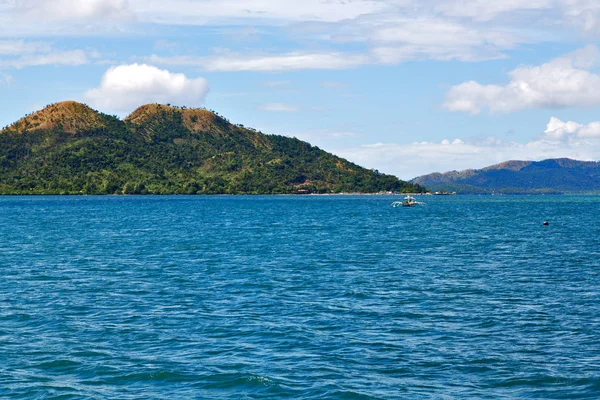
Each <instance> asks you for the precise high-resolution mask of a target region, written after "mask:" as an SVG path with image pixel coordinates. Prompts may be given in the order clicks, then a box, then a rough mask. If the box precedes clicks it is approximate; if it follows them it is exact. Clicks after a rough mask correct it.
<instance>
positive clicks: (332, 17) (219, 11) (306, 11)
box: [129, 0, 387, 25]
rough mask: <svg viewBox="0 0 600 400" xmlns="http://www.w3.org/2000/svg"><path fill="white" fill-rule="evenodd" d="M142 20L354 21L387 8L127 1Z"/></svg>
mask: <svg viewBox="0 0 600 400" xmlns="http://www.w3.org/2000/svg"><path fill="white" fill-rule="evenodd" d="M129 3H130V5H131V8H132V9H133V10H135V12H136V14H137V15H138V16H139V18H141V19H143V20H145V21H151V22H155V23H165V24H182V23H183V24H194V25H195V24H210V23H231V22H232V21H236V20H256V21H264V22H267V23H268V22H269V21H273V22H271V23H277V21H282V20H284V21H325V22H335V21H341V20H345V19H353V18H356V17H358V16H360V15H364V14H370V13H374V12H378V11H381V10H384V9H385V8H387V4H386V1H377V0H359V1H345V0H327V1H323V0H301V1H298V0H296V1H294V0H287V1H281V0H253V1H247V0H203V1H202V3H201V4H198V1H195V0H171V1H169V2H164V1H156V0H154V1H152V0H129Z"/></svg>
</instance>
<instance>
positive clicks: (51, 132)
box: [0, 101, 425, 194]
mask: <svg viewBox="0 0 600 400" xmlns="http://www.w3.org/2000/svg"><path fill="white" fill-rule="evenodd" d="M424 190H425V189H424V188H422V187H421V186H419V185H415V184H410V183H407V182H404V181H401V180H399V179H397V178H396V177H394V176H390V175H384V174H380V173H379V172H377V171H372V170H368V169H365V168H362V167H360V166H358V165H356V164H353V163H351V162H349V161H346V160H344V159H342V158H339V157H336V156H334V155H332V154H330V153H327V152H325V151H323V150H321V149H319V148H317V147H314V146H311V145H310V144H308V143H306V142H303V141H300V140H298V139H295V138H289V137H285V136H277V135H265V134H263V133H261V132H257V131H255V130H253V129H249V128H244V127H243V126H241V125H234V124H231V123H230V122H229V121H227V120H226V119H225V118H223V117H221V116H219V115H217V114H215V113H213V112H210V111H207V110H203V109H186V108H174V107H170V106H165V105H158V104H151V105H145V106H142V107H140V108H139V109H137V110H136V111H134V112H133V113H132V114H131V115H130V116H128V117H127V118H125V120H124V121H122V120H120V119H118V118H116V117H113V116H109V115H105V114H102V113H99V112H97V111H95V110H92V109H91V108H89V107H88V106H86V105H84V104H80V103H76V102H72V101H70V102H62V103H56V104H53V105H50V106H48V107H46V108H44V109H43V110H40V111H38V112H35V113H33V114H31V115H28V116H26V117H25V118H22V119H21V120H19V121H17V122H15V123H14V124H12V125H10V126H8V127H6V128H4V129H3V130H2V131H0V194H272V193H307V192H310V193H339V192H362V193H374V192H380V191H395V192H422V191H424Z"/></svg>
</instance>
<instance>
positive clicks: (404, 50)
mask: <svg viewBox="0 0 600 400" xmlns="http://www.w3.org/2000/svg"><path fill="white" fill-rule="evenodd" d="M375 25H376V27H374V28H373V31H372V33H371V34H370V39H371V40H372V41H373V42H374V50H373V52H374V54H375V56H377V57H378V58H379V60H380V61H381V62H384V63H391V64H395V63H398V62H402V61H406V60H414V59H434V60H452V59H457V60H461V61H478V60H483V59H495V58H501V57H505V55H504V54H502V50H506V49H510V48H513V47H515V46H516V45H517V44H518V43H521V42H525V41H526V40H525V39H524V38H521V37H519V36H517V35H515V34H514V33H510V32H508V31H502V30H498V29H490V28H484V29H482V28H479V27H478V28H475V27H469V26H467V25H465V24H463V23H459V22H456V21H452V20H448V19H443V18H434V17H421V18H410V19H409V18H392V19H388V20H386V21H384V23H380V22H378V23H376V24H375Z"/></svg>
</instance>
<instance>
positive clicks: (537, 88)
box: [444, 46, 600, 114]
mask: <svg viewBox="0 0 600 400" xmlns="http://www.w3.org/2000/svg"><path fill="white" fill-rule="evenodd" d="M599 61H600V52H599V51H598V49H597V48H596V47H595V46H587V47H585V48H583V49H580V50H577V51H575V52H573V53H570V54H567V55H565V56H562V57H559V58H556V59H554V60H552V61H550V62H548V63H546V64H542V65H540V66H521V67H518V68H517V69H515V70H513V71H512V72H510V73H509V76H510V77H511V81H510V82H509V83H508V84H506V85H504V86H501V85H482V84H480V83H477V82H475V81H469V82H464V83H461V84H460V85H457V86H453V87H452V88H451V89H450V90H449V91H448V93H447V94H446V101H445V103H444V107H445V108H446V109H448V110H450V111H463V112H468V113H471V114H477V113H479V112H481V110H482V109H484V108H487V109H489V110H490V111H491V112H511V111H517V110H522V109H527V108H566V107H575V106H580V107H581V106H583V107H587V106H594V105H598V104H600V75H598V74H596V73H594V72H593V71H592V68H593V67H595V66H596V65H598V63H599Z"/></svg>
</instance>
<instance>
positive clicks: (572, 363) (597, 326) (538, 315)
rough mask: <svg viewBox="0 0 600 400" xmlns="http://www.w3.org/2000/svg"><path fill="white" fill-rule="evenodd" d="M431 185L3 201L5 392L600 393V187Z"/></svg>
mask: <svg viewBox="0 0 600 400" xmlns="http://www.w3.org/2000/svg"><path fill="white" fill-rule="evenodd" d="M422 199H423V200H424V201H425V202H426V203H427V204H426V206H424V207H415V208H392V207H390V203H391V202H392V201H393V200H395V198H393V197H388V196H331V197H326V196H324V197H319V196H307V197H286V196H280V197H268V196H267V197H232V196H231V197H228V196H223V197H0V398H3V399H4V398H6V399H9V398H19V399H105V398H114V399H167V398H168V399H204V398H207V399H208V398H218V399H279V398H294V399H337V398H339V399H398V398H406V399H420V398H422V399H469V398H472V399H502V398H505V399H514V398H543V399H560V398H562V399H577V398H582V399H583V398H589V399H598V398H600V196H595V197H594V196H579V197H578V196H530V197H527V196H481V197H477V196H473V197H469V196H448V197H441V196H440V197H424V198H422ZM544 221H548V222H549V225H548V226H543V225H542V223H543V222H544Z"/></svg>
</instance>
